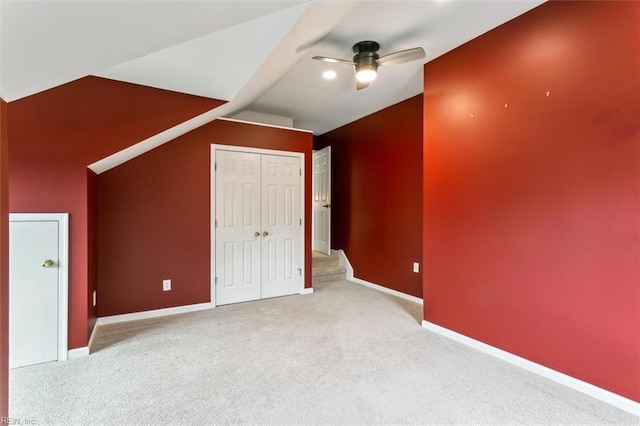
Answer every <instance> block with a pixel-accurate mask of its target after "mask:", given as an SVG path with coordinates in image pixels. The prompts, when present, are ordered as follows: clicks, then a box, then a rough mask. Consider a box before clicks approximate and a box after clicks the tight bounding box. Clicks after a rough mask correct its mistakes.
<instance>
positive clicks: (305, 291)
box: [300, 287, 313, 294]
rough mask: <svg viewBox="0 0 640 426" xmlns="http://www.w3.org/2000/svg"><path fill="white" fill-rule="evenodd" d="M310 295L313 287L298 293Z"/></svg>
mask: <svg viewBox="0 0 640 426" xmlns="http://www.w3.org/2000/svg"><path fill="white" fill-rule="evenodd" d="M311 293H313V287H309V288H303V289H302V291H300V294H311Z"/></svg>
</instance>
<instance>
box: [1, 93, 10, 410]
mask: <svg viewBox="0 0 640 426" xmlns="http://www.w3.org/2000/svg"><path fill="white" fill-rule="evenodd" d="M8 128H9V126H8V121H7V103H6V102H5V101H4V100H3V99H2V98H0V417H7V416H8V415H9V169H8V167H7V164H8V163H7V160H8V147H9V137H8V136H9V135H8Z"/></svg>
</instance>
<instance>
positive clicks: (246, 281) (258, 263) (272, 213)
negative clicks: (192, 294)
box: [214, 150, 303, 305]
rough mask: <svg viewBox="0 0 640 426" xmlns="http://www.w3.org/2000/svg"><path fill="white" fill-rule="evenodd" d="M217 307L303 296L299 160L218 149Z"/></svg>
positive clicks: (216, 209) (216, 226) (216, 188)
mask: <svg viewBox="0 0 640 426" xmlns="http://www.w3.org/2000/svg"><path fill="white" fill-rule="evenodd" d="M215 161H216V166H215V173H216V175H215V181H216V184H215V225H214V226H215V265H214V267H215V289H216V298H215V299H216V300H215V303H216V305H224V304H228V303H237V302H245V301H249V300H256V299H263V298H267V297H277V296H284V295H288V294H296V293H300V291H301V289H302V288H303V277H302V269H301V268H302V256H301V255H302V232H301V230H302V220H301V219H302V216H301V194H300V191H301V180H302V177H301V169H300V158H299V157H289V156H285V155H270V154H255V153H250V152H238V151H225V150H216V155H215Z"/></svg>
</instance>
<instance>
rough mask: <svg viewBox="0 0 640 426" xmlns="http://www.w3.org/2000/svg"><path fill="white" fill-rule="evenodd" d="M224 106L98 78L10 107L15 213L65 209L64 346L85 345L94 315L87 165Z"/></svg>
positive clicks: (83, 80)
mask: <svg viewBox="0 0 640 426" xmlns="http://www.w3.org/2000/svg"><path fill="white" fill-rule="evenodd" d="M220 104H222V102H221V101H217V100H215V99H207V98H199V97H195V96H191V95H185V94H180V93H176V92H169V91H165V90H159V89H154V88H150V87H144V86H139V85H135V84H129V83H122V82H118V81H114V80H108V79H103V78H98V77H86V78H82V79H80V80H76V81H74V82H71V83H68V84H65V85H62V86H59V87H56V88H53V89H50V90H47V91H45V92H41V93H38V94H36V95H33V96H29V97H27V98H23V99H20V100H17V101H14V102H11V103H10V104H9V105H8V120H9V130H8V131H9V150H10V159H9V185H10V188H11V195H10V198H9V207H10V210H11V212H12V213H41V212H68V213H70V271H69V348H77V347H82V346H86V345H87V341H88V337H89V333H90V331H91V328H92V324H93V319H94V313H93V312H92V311H93V309H92V306H91V294H90V292H89V290H90V289H91V287H92V286H93V285H94V284H91V281H92V278H91V276H92V274H93V272H92V270H93V269H94V268H95V265H91V264H90V258H91V256H92V254H91V247H92V245H93V244H95V242H92V241H90V238H91V236H92V235H93V234H94V233H92V232H91V231H90V227H91V226H92V223H91V220H90V219H89V217H90V215H91V212H92V211H93V207H92V206H90V205H89V204H90V201H91V200H92V198H93V195H92V194H91V192H92V189H91V184H89V181H91V178H90V177H88V176H87V166H88V165H89V164H92V163H94V162H96V161H98V160H100V159H102V158H104V157H107V156H109V155H111V154H113V153H115V152H118V151H120V150H122V149H124V148H126V147H128V146H130V145H132V144H135V143H137V142H140V141H142V140H144V139H146V138H148V137H150V136H153V135H155V134H157V133H159V132H161V131H164V130H166V129H168V128H170V127H172V126H175V125H177V124H180V123H182V122H184V121H186V120H188V119H190V118H193V117H194V116H197V115H199V114H202V113H204V112H206V111H208V110H211V109H213V108H215V107H217V106H219V105H220Z"/></svg>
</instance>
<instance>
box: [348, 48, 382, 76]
mask: <svg viewBox="0 0 640 426" xmlns="http://www.w3.org/2000/svg"><path fill="white" fill-rule="evenodd" d="M379 49H380V45H379V44H378V43H376V42H375V41H361V42H358V43H356V44H354V45H353V52H354V53H355V55H354V57H353V62H355V64H356V66H355V68H356V73H357V72H358V71H360V70H364V69H370V70H373V71H377V70H378V64H377V62H376V61H377V60H378V58H380V55H378V53H377V52H378V50H379Z"/></svg>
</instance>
